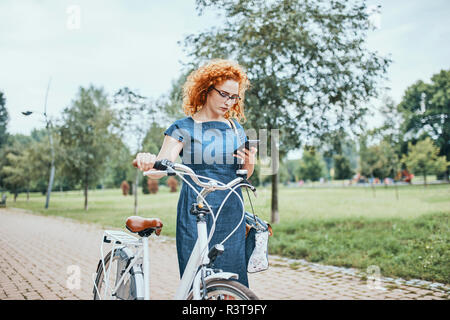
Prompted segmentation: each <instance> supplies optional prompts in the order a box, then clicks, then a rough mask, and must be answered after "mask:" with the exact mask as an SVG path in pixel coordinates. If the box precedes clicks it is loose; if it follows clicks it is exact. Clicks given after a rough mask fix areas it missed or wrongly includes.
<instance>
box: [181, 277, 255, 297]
mask: <svg viewBox="0 0 450 320" xmlns="http://www.w3.org/2000/svg"><path fill="white" fill-rule="evenodd" d="M206 296H207V298H206V299H207V300H259V299H258V297H257V296H256V295H255V294H254V293H253V291H251V290H250V289H249V288H247V287H246V286H244V285H243V284H241V283H239V282H237V281H234V280H228V279H214V280H210V281H207V282H206ZM192 298H193V295H192V292H191V294H190V295H189V297H188V300H192Z"/></svg>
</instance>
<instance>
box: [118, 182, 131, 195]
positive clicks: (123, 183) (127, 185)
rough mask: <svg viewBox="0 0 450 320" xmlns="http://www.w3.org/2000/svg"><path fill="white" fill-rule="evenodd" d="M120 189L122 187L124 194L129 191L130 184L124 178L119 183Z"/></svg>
mask: <svg viewBox="0 0 450 320" xmlns="http://www.w3.org/2000/svg"><path fill="white" fill-rule="evenodd" d="M120 189H122V194H123V195H124V196H126V195H127V194H128V192H129V191H130V185H129V184H128V182H126V181H125V180H124V181H122V183H121V184H120Z"/></svg>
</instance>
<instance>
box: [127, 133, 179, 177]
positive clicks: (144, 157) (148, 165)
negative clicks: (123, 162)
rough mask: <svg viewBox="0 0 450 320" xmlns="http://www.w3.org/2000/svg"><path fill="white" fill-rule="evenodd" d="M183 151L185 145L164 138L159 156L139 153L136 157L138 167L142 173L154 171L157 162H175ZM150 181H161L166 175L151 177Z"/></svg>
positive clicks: (170, 138) (169, 138) (166, 137)
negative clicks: (163, 160)
mask: <svg viewBox="0 0 450 320" xmlns="http://www.w3.org/2000/svg"><path fill="white" fill-rule="evenodd" d="M181 149H183V143H182V142H180V141H178V140H177V139H175V138H173V137H171V136H168V135H166V136H165V137H164V141H163V144H162V146H161V150H159V153H158V156H156V157H155V155H153V154H151V153H138V154H137V156H136V160H137V167H138V168H139V169H140V170H142V171H147V170H153V169H152V168H153V165H154V164H155V161H158V160H162V159H167V160H169V161H172V162H175V161H176V160H177V158H178V155H179V154H180V152H181ZM148 177H149V179H160V178H162V177H164V174H160V175H159V174H158V175H150V176H148Z"/></svg>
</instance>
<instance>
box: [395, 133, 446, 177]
mask: <svg viewBox="0 0 450 320" xmlns="http://www.w3.org/2000/svg"><path fill="white" fill-rule="evenodd" d="M408 150H409V152H408V155H404V156H403V158H402V162H403V163H404V164H405V165H406V167H407V168H408V169H409V170H411V171H412V172H413V173H414V174H416V175H419V174H422V175H423V179H424V185H425V186H426V185H427V174H437V173H441V172H443V171H445V170H446V169H447V166H448V165H450V163H449V162H448V161H447V160H446V159H445V156H439V147H437V146H435V144H434V143H433V141H432V140H431V139H430V138H426V139H425V140H422V141H419V142H417V143H416V144H415V145H413V144H412V143H411V142H410V143H409V144H408Z"/></svg>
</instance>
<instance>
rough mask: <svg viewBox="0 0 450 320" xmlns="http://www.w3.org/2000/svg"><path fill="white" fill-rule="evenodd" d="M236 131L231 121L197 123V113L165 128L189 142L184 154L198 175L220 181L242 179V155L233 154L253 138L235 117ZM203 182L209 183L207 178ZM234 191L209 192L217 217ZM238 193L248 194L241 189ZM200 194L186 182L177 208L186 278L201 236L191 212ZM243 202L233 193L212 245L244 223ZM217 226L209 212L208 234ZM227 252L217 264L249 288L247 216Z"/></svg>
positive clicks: (179, 250)
mask: <svg viewBox="0 0 450 320" xmlns="http://www.w3.org/2000/svg"><path fill="white" fill-rule="evenodd" d="M232 121H233V123H234V125H235V127H236V129H237V134H238V136H239V137H237V135H236V131H235V130H234V129H233V128H231V126H230V125H228V124H227V123H225V122H221V121H207V122H202V123H199V122H195V121H194V120H193V119H192V118H191V117H186V118H183V119H179V120H177V121H175V122H174V123H173V124H172V125H171V126H170V127H169V128H168V129H167V130H166V131H165V132H164V134H165V135H170V136H172V137H174V138H175V139H177V140H179V141H181V142H183V144H184V146H183V149H182V151H181V152H180V156H181V159H182V163H183V164H184V165H186V166H188V167H190V168H191V169H192V170H194V172H195V173H196V174H199V175H201V176H205V177H210V178H214V179H216V180H218V181H220V182H223V183H228V182H230V181H231V180H233V179H235V178H236V170H238V168H239V163H238V159H237V158H236V157H233V155H232V154H233V151H234V150H235V149H236V148H237V147H238V146H239V145H240V144H239V143H243V142H244V141H246V140H247V136H246V134H245V131H244V129H243V128H242V126H241V125H240V124H239V123H238V122H237V121H235V120H234V119H233V120H232ZM184 177H185V178H186V180H187V181H189V183H191V185H192V186H193V187H195V188H196V189H197V191H200V190H201V189H202V188H201V187H199V186H198V185H197V184H195V183H194V182H193V181H192V179H191V178H190V177H189V176H187V175H185V176H184ZM200 180H201V181H204V182H206V181H205V180H204V179H203V180H202V179H200ZM229 192H230V191H229V190H224V191H221V190H218V191H214V192H212V193H210V194H208V195H207V197H206V198H205V199H206V201H207V202H208V203H209V205H210V206H211V209H212V211H213V212H214V215H217V211H218V209H219V207H220V205H221V204H222V201H223V200H224V198H225V197H226V196H227V194H228V193H229ZM236 192H237V193H238V194H239V195H240V196H241V198H242V191H241V189H240V188H238V189H236ZM196 199H197V194H196V193H195V191H193V190H192V189H191V187H189V186H188V185H187V184H186V183H185V182H183V185H182V188H181V191H180V198H179V200H178V206H177V228H176V245H177V253H178V265H179V269H180V277H182V276H183V272H184V270H185V268H186V265H187V262H188V260H189V257H190V255H191V252H192V250H193V248H194V245H195V242H196V240H197V224H196V217H195V216H193V215H191V214H190V212H189V211H190V209H191V205H192V204H193V203H195V202H196ZM242 210H243V208H242V204H241V202H240V201H239V199H238V197H237V196H236V194H234V193H233V194H231V195H230V196H229V197H228V199H227V201H226V202H225V204H224V206H223V207H222V210H221V212H220V214H219V217H218V219H217V221H216V228H215V232H214V235H213V237H212V239H211V242H210V243H209V247H210V248H211V247H212V246H214V244H216V243H220V242H222V240H223V239H225V238H226V237H227V236H228V235H229V234H230V232H232V231H233V230H234V229H235V228H236V226H237V225H238V224H239V222H240V221H241V218H242ZM211 226H212V217H211V216H210V215H208V216H207V227H208V234H209V232H210V230H211ZM223 245H224V247H225V251H224V253H223V254H222V255H221V256H219V257H218V258H217V259H216V261H215V263H214V266H215V267H216V268H219V269H222V270H223V271H226V272H233V273H237V274H238V275H239V279H238V281H239V282H240V283H242V284H243V285H245V286H247V287H248V278H247V263H246V257H245V220H243V222H242V223H241V224H240V225H239V227H238V229H237V230H236V232H235V233H234V234H233V235H232V236H231V237H230V238H229V239H228V240H227V241H226V242H225V243H224V244H223Z"/></svg>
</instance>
